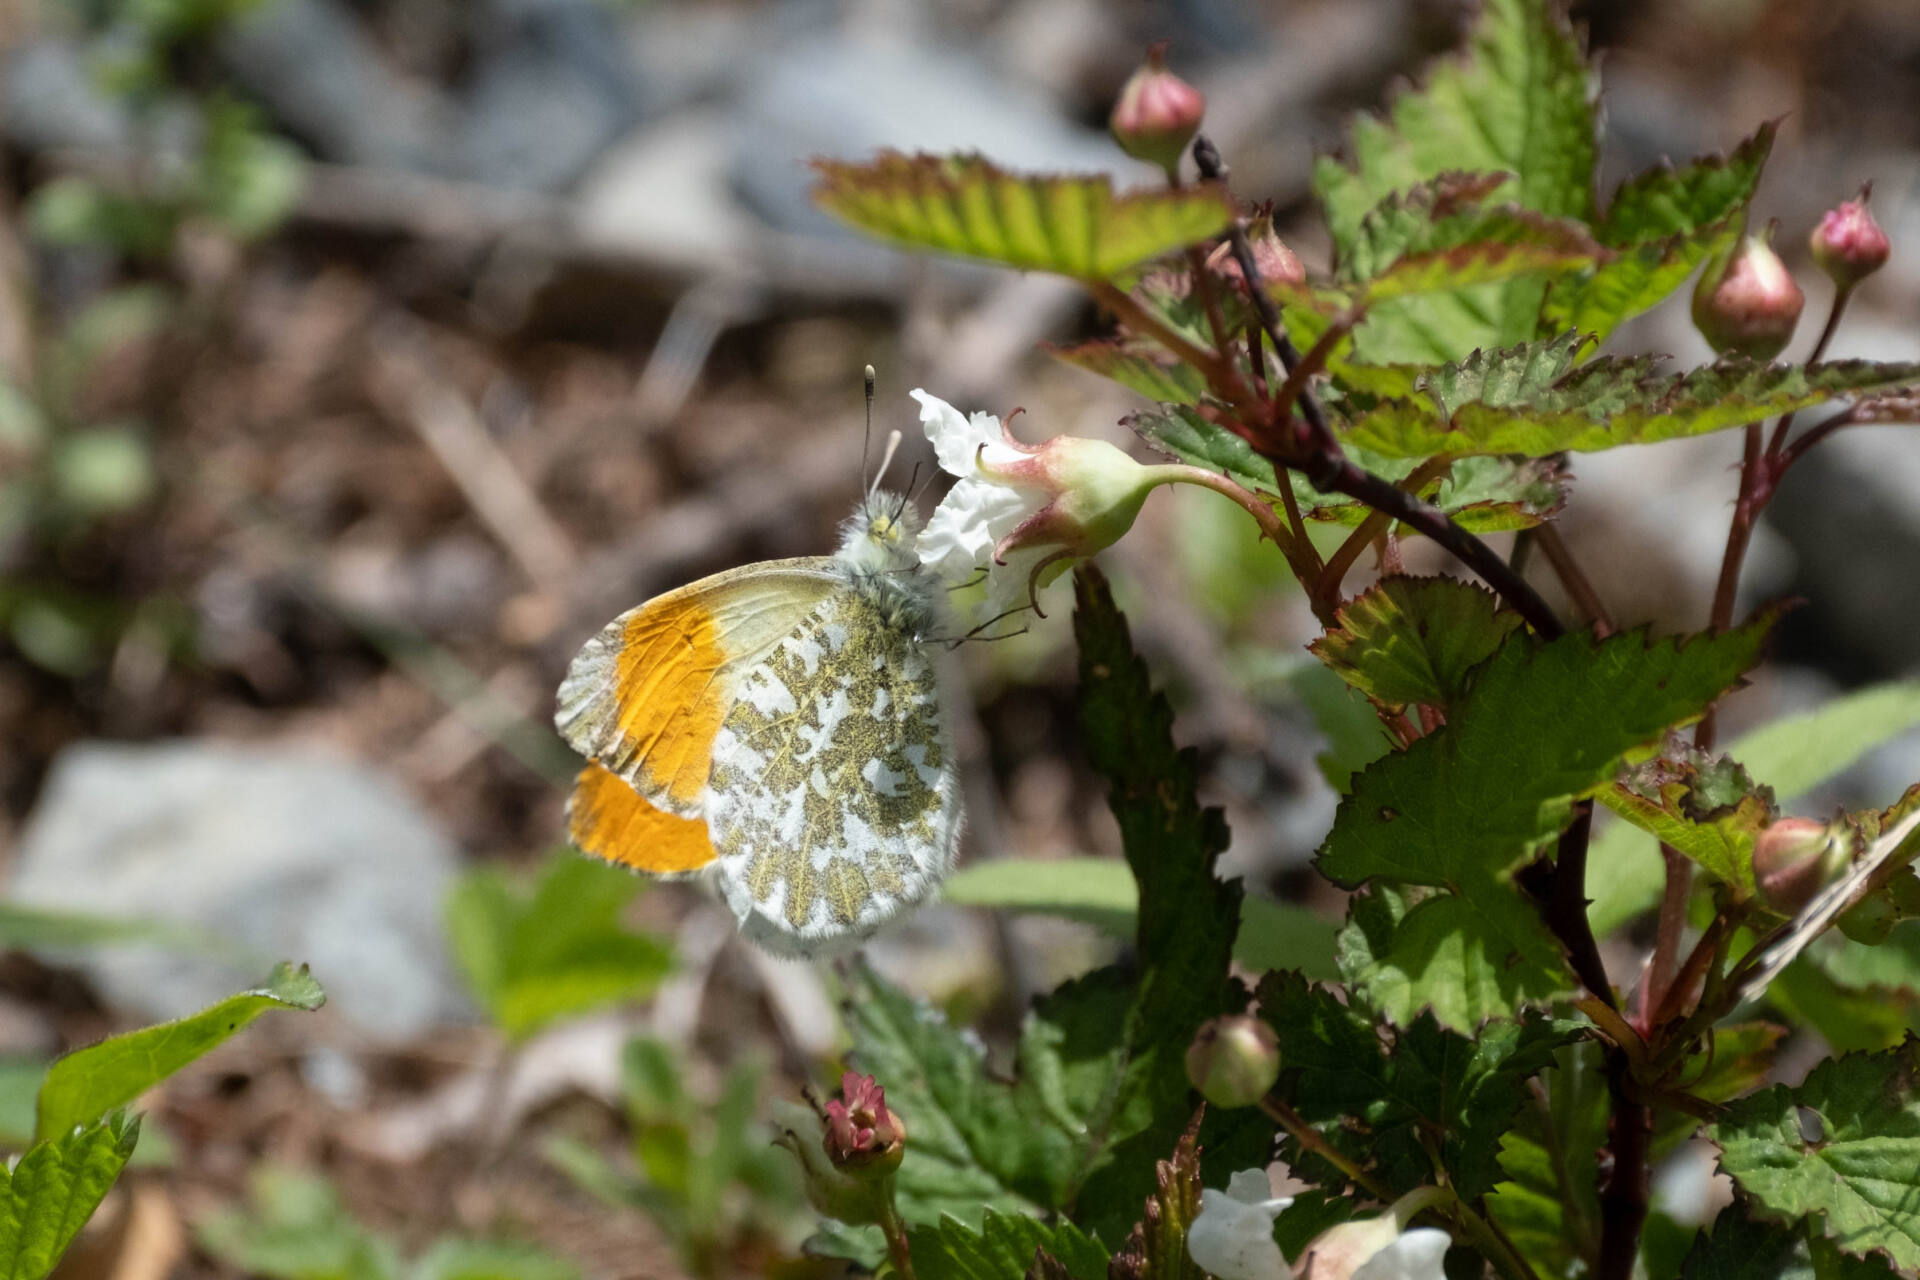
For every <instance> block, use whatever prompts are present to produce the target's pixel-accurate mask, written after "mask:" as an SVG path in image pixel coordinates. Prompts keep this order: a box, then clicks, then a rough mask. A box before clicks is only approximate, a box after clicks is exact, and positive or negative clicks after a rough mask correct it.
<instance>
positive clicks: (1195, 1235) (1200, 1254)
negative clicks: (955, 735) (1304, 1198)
mask: <svg viewBox="0 0 1920 1280" xmlns="http://www.w3.org/2000/svg"><path fill="white" fill-rule="evenodd" d="M1292 1203H1293V1201H1292V1199H1290V1198H1289V1197H1286V1196H1280V1197H1275V1196H1274V1195H1273V1186H1272V1184H1271V1183H1269V1182H1268V1181H1267V1171H1266V1170H1265V1169H1242V1170H1240V1171H1239V1172H1237V1173H1235V1174H1234V1175H1233V1177H1232V1178H1231V1179H1229V1180H1228V1182H1227V1190H1225V1191H1215V1190H1212V1189H1210V1188H1209V1189H1204V1190H1202V1191H1201V1192H1200V1214H1199V1216H1198V1217H1196V1218H1195V1219H1194V1220H1193V1223H1192V1225H1190V1226H1189V1227H1188V1228H1187V1256H1188V1257H1190V1258H1192V1259H1193V1261H1194V1263H1195V1264H1196V1265H1198V1266H1199V1267H1200V1269H1201V1270H1203V1271H1210V1272H1212V1273H1213V1274H1214V1275H1215V1276H1217V1277H1218V1278H1219V1280H1284V1277H1286V1275H1287V1263H1286V1260H1285V1259H1284V1258H1282V1257H1281V1256H1280V1246H1279V1245H1278V1244H1277V1243H1275V1242H1274V1238H1273V1220H1274V1219H1275V1218H1276V1217H1278V1216H1279V1215H1280V1211H1281V1210H1282V1209H1284V1208H1286V1207H1287V1206H1288V1205H1290V1204H1292Z"/></svg>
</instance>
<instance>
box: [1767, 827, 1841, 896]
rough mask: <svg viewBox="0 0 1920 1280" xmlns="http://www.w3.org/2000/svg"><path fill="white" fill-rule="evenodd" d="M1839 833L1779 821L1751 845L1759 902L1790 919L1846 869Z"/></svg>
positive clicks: (1828, 828)
mask: <svg viewBox="0 0 1920 1280" xmlns="http://www.w3.org/2000/svg"><path fill="white" fill-rule="evenodd" d="M1847 854H1848V841H1847V839H1846V837H1845V835H1844V834H1843V833H1842V832H1838V831H1835V830H1834V829H1833V828H1832V827H1831V826H1829V825H1828V824H1827V823H1824V822H1815V821H1814V820H1813V819H1812V818H1781V819H1780V820H1779V821H1777V822H1775V823H1773V824H1772V825H1771V826H1769V827H1767V829H1766V830H1764V831H1762V832H1761V833H1760V834H1759V836H1757V837H1756V838H1755V839H1754V842H1753V884H1754V888H1755V889H1757V890H1758V891H1759V894H1760V900H1761V901H1762V902H1764V903H1765V904H1766V905H1767V906H1768V907H1770V908H1772V909H1773V910H1775V911H1778V912H1779V913H1780V914H1781V915H1785V916H1790V915H1793V914H1794V913H1795V912H1797V911H1799V910H1800V908H1802V907H1804V906H1806V905H1807V903H1809V902H1811V901H1812V900H1813V895H1814V894H1816V893H1818V892H1820V890H1822V889H1824V888H1825V887H1826V886H1827V885H1828V884H1830V883H1831V882H1832V881H1833V879H1834V877H1835V876H1837V875H1839V874H1840V873H1841V872H1842V871H1844V870H1845V869H1846V866H1847V861H1848V857H1847Z"/></svg>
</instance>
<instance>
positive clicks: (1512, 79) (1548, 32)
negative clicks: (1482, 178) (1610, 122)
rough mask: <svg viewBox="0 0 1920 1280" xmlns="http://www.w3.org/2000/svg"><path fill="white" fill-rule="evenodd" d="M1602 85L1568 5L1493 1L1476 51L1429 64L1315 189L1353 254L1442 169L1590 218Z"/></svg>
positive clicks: (1327, 166) (1474, 36)
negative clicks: (1404, 194) (1369, 219)
mask: <svg viewBox="0 0 1920 1280" xmlns="http://www.w3.org/2000/svg"><path fill="white" fill-rule="evenodd" d="M1594 94H1595V86H1594V82H1593V78H1592V76H1591V74H1590V73H1589V71H1588V68H1587V63H1586V56H1585V51H1584V50H1583V49H1582V48H1581V47H1580V41H1579V39H1578V37H1576V36H1575V35H1574V33H1573V29H1572V27H1571V26H1570V25H1569V24H1568V22H1567V20H1566V17H1565V15H1564V13H1563V12H1561V9H1560V6H1558V5H1555V4H1552V3H1549V2H1548V0H1487V3H1485V4H1484V5H1483V6H1482V7H1481V11H1480V17H1479V19H1478V21H1476V22H1475V24H1474V26H1473V29H1472V31H1471V32H1470V34H1469V37H1468V45H1467V48H1466V50H1465V52H1464V53H1463V54H1461V55H1459V56H1456V57H1452V58H1448V59H1444V60H1442V61H1439V62H1436V63H1434V64H1433V65H1432V66H1430V67H1429V68H1428V69H1427V71H1426V75H1425V81H1424V83H1423V84H1422V85H1421V86H1420V87H1419V88H1417V89H1412V90H1408V91H1406V92H1403V93H1402V94H1400V95H1399V96H1398V97H1397V98H1395V99H1394V101H1393V103H1392V104H1391V106H1390V109H1389V114H1388V116H1387V118H1386V119H1385V120H1380V119H1375V118H1371V117H1366V118H1362V119H1360V120H1357V121H1356V122H1355V123H1354V127H1353V134H1352V139H1351V143H1350V146H1349V150H1350V152H1351V159H1350V160H1348V161H1346V162H1341V161H1337V160H1333V159H1330V158H1323V159H1322V160H1321V161H1320V162H1319V163H1318V164H1317V165H1316V166H1315V169H1314V186H1315V188H1316V190H1317V191H1318V192H1319V195H1320V199H1321V202H1322V203H1323V204H1324V205H1325V207H1326V213H1327V222H1328V224H1329V226H1330V227H1331V229H1332V231H1333V238H1334V243H1335V244H1336V245H1337V246H1338V247H1339V249H1340V251H1341V253H1342V254H1345V253H1347V252H1349V251H1350V248H1351V246H1353V245H1354V243H1355V242H1356V240H1357V238H1358V234H1359V227H1360V223H1361V220H1362V219H1363V218H1364V217H1365V216H1366V214H1367V212H1368V211H1369V210H1371V209H1372V208H1373V207H1374V206H1375V205H1377V204H1379V203H1380V202H1381V201H1382V200H1384V199H1386V198H1387V197H1388V196H1390V195H1392V194H1393V193H1394V192H1396V191H1405V190H1407V189H1409V188H1412V187H1414V186H1416V185H1418V184H1420V183H1422V182H1427V181H1430V180H1432V179H1434V178H1437V177H1439V176H1440V175H1441V174H1442V173H1446V172H1449V171H1457V170H1468V171H1476V172H1484V173H1509V174H1512V175H1513V179H1512V181H1511V182H1510V183H1509V184H1508V185H1507V186H1506V187H1504V188H1502V189H1501V193H1502V194H1503V195H1504V196H1506V197H1507V198H1508V199H1511V200H1513V201H1514V202H1516V203H1518V204H1520V205H1523V206H1525V207H1526V208H1529V209H1533V210H1537V211H1538V212H1540V213H1545V214H1553V215H1560V216H1566V217H1571V218H1577V219H1581V220H1583V221H1586V220H1590V219H1591V216H1592V213H1593V167H1594V158H1595V153H1596V146H1595V133H1596V122H1595V118H1594V110H1593V99H1594Z"/></svg>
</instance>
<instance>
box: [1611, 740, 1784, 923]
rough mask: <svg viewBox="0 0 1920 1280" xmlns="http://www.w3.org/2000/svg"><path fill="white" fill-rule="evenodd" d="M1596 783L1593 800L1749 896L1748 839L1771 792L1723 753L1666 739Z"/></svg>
mask: <svg viewBox="0 0 1920 1280" xmlns="http://www.w3.org/2000/svg"><path fill="white" fill-rule="evenodd" d="M1669 750H1670V751H1671V752H1672V755H1671V756H1655V757H1653V758H1651V759H1649V760H1646V761H1644V762H1642V763H1641V764H1638V765H1636V766H1634V767H1633V768H1632V769H1629V770H1628V771H1627V772H1626V773H1625V775H1623V777H1622V778H1621V780H1620V781H1619V782H1616V783H1614V785H1612V786H1611V787H1606V788H1604V789H1602V790H1601V791H1600V793H1599V799H1600V801H1601V802H1602V803H1603V804H1605V805H1606V806H1607V807H1608V808H1609V809H1611V810H1613V811H1614V812H1615V813H1617V814H1619V815H1620V816H1621V817H1622V818H1624V819H1626V820H1627V821H1628V822H1631V823H1632V824H1633V825H1634V826H1636V827H1639V828H1640V829H1641V830H1643V831H1646V832H1649V833H1650V834H1652V835H1653V836H1654V838H1655V839H1657V840H1659V841H1662V842H1663V843H1666V844H1669V845H1671V846H1673V847H1674V848H1675V849H1678V850H1679V851H1680V852H1681V853H1684V854H1685V855H1687V857H1689V858H1691V859H1693V860H1694V861H1695V862H1696V863H1698V864H1699V865H1700V866H1701V868H1702V869H1704V870H1705V871H1706V872H1707V874H1709V875H1711V876H1713V877H1714V879H1716V880H1719V881H1720V882H1721V883H1722V884H1727V885H1731V886H1732V887H1733V891H1734V893H1735V895H1736V896H1737V897H1739V898H1740V899H1742V900H1745V899H1747V898H1750V897H1752V896H1753V842H1754V840H1755V838H1756V837H1757V836H1759V834H1760V832H1761V831H1763V830H1765V829H1766V827H1767V825H1768V824H1769V823H1771V822H1772V821H1773V820H1774V817H1775V816H1776V811H1775V808H1774V805H1773V793H1772V792H1771V791H1768V790H1766V789H1765V788H1761V787H1756V786H1755V785H1754V782H1753V779H1752V778H1751V777H1750V776H1749V775H1748V774H1747V771H1746V770H1745V769H1743V768H1741V767H1740V766H1739V765H1738V764H1736V763H1734V761H1733V760H1732V759H1731V758H1730V757H1719V758H1712V757H1708V756H1706V755H1704V754H1703V753H1700V752H1696V751H1692V750H1691V749H1690V748H1688V747H1687V746H1686V744H1685V743H1675V744H1671V745H1670V746H1669Z"/></svg>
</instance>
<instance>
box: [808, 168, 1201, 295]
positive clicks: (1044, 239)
mask: <svg viewBox="0 0 1920 1280" xmlns="http://www.w3.org/2000/svg"><path fill="white" fill-rule="evenodd" d="M814 170H815V172H816V173H818V174H819V178H820V181H819V183H818V184H817V185H816V186H815V187H814V199H815V200H816V201H818V202H819V204H820V205H821V206H822V207H823V208H825V209H827V210H828V211H829V212H831V213H833V214H835V215H836V216H838V217H840V218H841V219H843V220H845V221H846V222H848V223H851V224H852V225H853V226H856V227H858V228H860V229H861V230H863V231H867V232H870V233H872V234H874V235H877V236H880V237H883V238H885V239H888V240H893V241H895V242H897V243H899V244H902V245H905V246H909V247H912V248H916V249H927V250H932V251H934V252H938V253H952V254H958V255H960V256H962V257H970V258H985V259H988V260H989V261H993V262H999V263H1004V264H1005V265H1007V266H1011V267H1019V268H1022V269H1024V270H1030V271H1053V272H1057V273H1059V274H1061V275H1067V276H1072V277H1074V278H1076V279H1080V280H1106V279H1109V278H1111V277H1113V276H1114V275H1116V274H1118V273H1119V272H1121V271H1124V270H1125V269H1126V268H1128V267H1131V266H1134V265H1136V264H1138V263H1141V262H1144V261H1146V260H1148V259H1150V258H1157V257H1159V256H1160V255H1161V254H1164V253H1168V252H1170V251H1172V250H1174V249H1178V248H1181V247H1182V246H1185V245H1190V244H1195V243H1197V242H1199V241H1202V240H1205V239H1207V238H1208V237H1209V236H1213V235H1216V234H1218V233H1219V232H1221V231H1222V230H1224V229H1225V228H1226V226H1227V223H1228V222H1229V221H1230V220H1231V219H1232V217H1233V205H1232V201H1231V199H1230V198H1229V197H1228V195H1227V193H1226V190H1225V188H1224V187H1222V186H1220V185H1219V184H1218V183H1201V184H1198V185H1195V186H1190V187H1182V188H1180V189H1178V190H1148V191H1135V192H1128V193H1126V194H1124V195H1116V194H1115V192H1114V190H1113V184H1112V181H1111V180H1110V179H1109V178H1108V177H1107V176H1106V175H1104V174H1093V175H1085V174H1016V173H1009V172H1007V171H1006V170H1004V169H1000V168H998V167H996V166H994V165H993V164H991V163H989V162H988V161H986V160H985V159H982V158H981V157H979V156H973V155H960V156H931V155H912V156H909V155H903V154H901V153H900V152H897V151H883V152H881V153H880V154H879V156H877V157H876V158H875V159H874V160H872V161H870V162H868V163H866V164H849V163H845V162H842V161H838V160H816V161H814Z"/></svg>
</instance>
